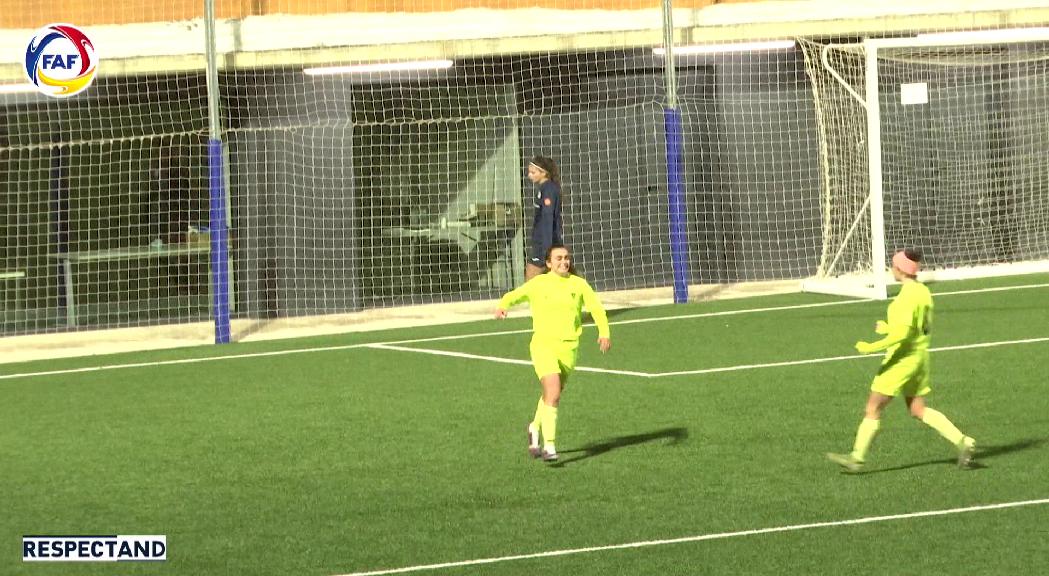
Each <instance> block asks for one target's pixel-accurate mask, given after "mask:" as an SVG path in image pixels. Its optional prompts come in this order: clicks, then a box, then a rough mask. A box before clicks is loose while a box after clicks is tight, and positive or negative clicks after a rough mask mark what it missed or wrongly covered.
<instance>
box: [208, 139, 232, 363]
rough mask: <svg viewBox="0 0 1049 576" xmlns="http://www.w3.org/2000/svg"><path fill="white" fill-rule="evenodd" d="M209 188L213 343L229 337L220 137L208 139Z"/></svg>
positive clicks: (223, 179) (226, 235)
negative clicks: (213, 320)
mask: <svg viewBox="0 0 1049 576" xmlns="http://www.w3.org/2000/svg"><path fill="white" fill-rule="evenodd" d="M208 164H209V167H210V178H209V188H210V190H211V222H210V226H209V229H210V232H211V304H212V306H211V309H212V310H213V311H214V317H215V343H216V344H225V343H228V342H229V341H230V330H229V238H228V231H227V229H226V180H225V178H224V174H223V172H222V141H221V140H219V139H217V138H209V139H208Z"/></svg>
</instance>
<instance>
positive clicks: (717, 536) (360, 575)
mask: <svg viewBox="0 0 1049 576" xmlns="http://www.w3.org/2000/svg"><path fill="white" fill-rule="evenodd" d="M1043 504H1049V498H1042V499H1039V500H1023V501H1018V502H1003V503H999V504H985V505H979V506H968V507H965V508H949V509H946V510H929V511H925V512H911V513H908V514H892V515H888V516H867V517H864V518H853V519H851V520H834V521H828V522H814V523H811V524H793V525H790V526H775V527H772V528H756V529H753V530H741V531H738V532H719V533H714V534H701V535H698V536H686V537H683V538H669V539H665V540H646V541H642V542H628V543H625V544H610V545H606V546H591V547H588V548H568V549H564V550H550V551H548V552H535V553H532V554H515V555H513V556H498V557H492V558H478V559H475V560H460V561H457V562H442V563H440V564H421V565H418V566H405V567H403V568H388V569H383V570H372V571H368V572H352V573H349V574H342V575H340V576H383V575H385V574H406V573H409V572H422V571H430V570H441V569H444V568H460V567H463V566H477V565H480V564H495V563H499V562H513V561H516V560H529V559H533V558H552V557H555V556H570V555H573V554H587V553H591V552H606V551H609V550H625V549H629V548H647V547H651V546H666V545H670V544H684V543H688V542H703V541H706V540H721V539H726V538H739V537H743V536H758V535H762V534H775V533H778V532H796V531H799V530H811V529H813V528H833V527H838V526H853V525H857V524H874V523H878V522H890V521H894V520H909V519H913V518H928V517H934V516H949V515H952V514H965V513H969V512H984V511H988V510H1002V509H1006V508H1019V507H1021V506H1038V505H1043Z"/></svg>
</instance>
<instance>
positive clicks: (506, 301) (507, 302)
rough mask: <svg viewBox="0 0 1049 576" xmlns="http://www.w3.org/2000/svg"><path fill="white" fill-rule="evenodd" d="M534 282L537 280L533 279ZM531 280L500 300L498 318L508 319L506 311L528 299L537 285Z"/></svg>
mask: <svg viewBox="0 0 1049 576" xmlns="http://www.w3.org/2000/svg"><path fill="white" fill-rule="evenodd" d="M532 280H535V278H533V279H532ZM532 280H529V281H528V282H525V283H524V284H522V285H521V286H519V287H518V288H515V289H513V290H511V291H509V292H507V293H506V294H503V297H502V298H500V299H499V304H498V305H497V306H496V308H495V317H496V318H506V311H507V310H509V309H510V308H511V307H513V306H514V305H515V304H519V303H521V302H524V301H525V300H527V299H528V296H529V295H530V294H531V293H532V288H534V287H535V283H534V282H533V281H532Z"/></svg>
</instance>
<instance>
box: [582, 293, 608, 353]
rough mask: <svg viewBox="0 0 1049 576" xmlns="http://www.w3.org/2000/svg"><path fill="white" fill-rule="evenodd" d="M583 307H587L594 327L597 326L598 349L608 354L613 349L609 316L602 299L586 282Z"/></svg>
mask: <svg viewBox="0 0 1049 576" xmlns="http://www.w3.org/2000/svg"><path fill="white" fill-rule="evenodd" d="M583 305H584V306H586V309H587V311H589V312H590V316H591V317H593V319H594V325H596V326H597V345H598V347H599V348H600V349H601V351H602V352H608V349H609V348H611V347H612V336H611V332H610V330H609V328H608V314H607V313H606V312H605V307H604V306H603V305H602V304H601V299H600V298H598V297H597V293H596V292H594V289H593V288H591V287H590V284H589V283H587V282H586V281H585V280H584V281H583Z"/></svg>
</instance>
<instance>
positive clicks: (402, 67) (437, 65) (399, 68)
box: [302, 60, 455, 76]
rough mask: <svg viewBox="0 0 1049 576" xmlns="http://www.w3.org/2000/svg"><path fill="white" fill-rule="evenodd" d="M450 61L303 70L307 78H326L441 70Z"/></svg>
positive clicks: (383, 63) (449, 63) (386, 63)
mask: <svg viewBox="0 0 1049 576" xmlns="http://www.w3.org/2000/svg"><path fill="white" fill-rule="evenodd" d="M454 64H455V63H454V62H452V61H451V60H416V61H406V62H377V63H375V64H352V65H348V66H325V67H320V68H304V69H303V70H302V72H303V73H304V74H306V75H307V76H328V75H333V74H370V73H375V72H407V71H411V70H443V69H445V68H451V67H452V66H453V65H454Z"/></svg>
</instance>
